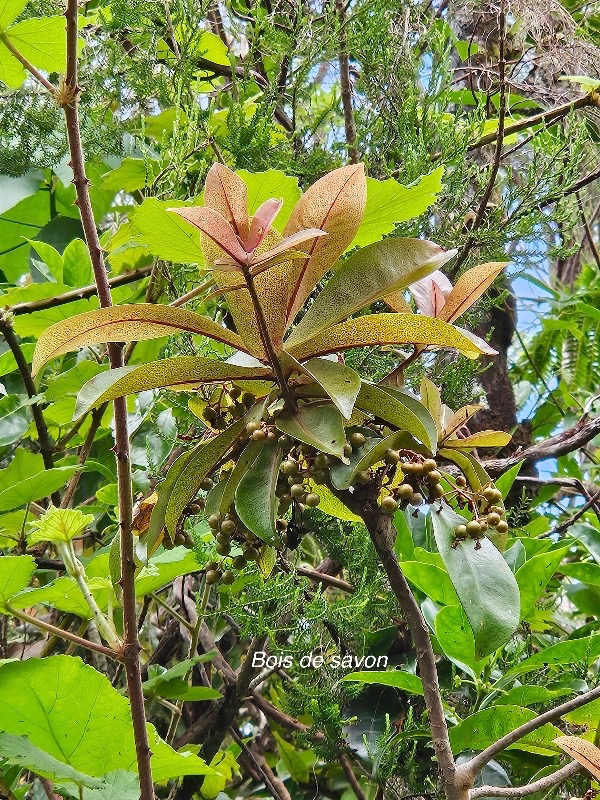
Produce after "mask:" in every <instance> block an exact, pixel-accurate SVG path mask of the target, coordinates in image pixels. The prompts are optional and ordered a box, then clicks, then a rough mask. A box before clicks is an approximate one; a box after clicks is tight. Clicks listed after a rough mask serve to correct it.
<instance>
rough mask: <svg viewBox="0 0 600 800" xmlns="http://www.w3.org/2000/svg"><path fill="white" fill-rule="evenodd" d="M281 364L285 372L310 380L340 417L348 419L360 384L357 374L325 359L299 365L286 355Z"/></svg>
mask: <svg viewBox="0 0 600 800" xmlns="http://www.w3.org/2000/svg"><path fill="white" fill-rule="evenodd" d="M282 364H283V365H284V368H285V369H286V370H287V369H294V370H297V371H298V372H299V373H300V374H303V375H307V376H308V377H310V378H312V379H313V381H315V383H317V384H318V385H319V386H320V387H321V388H322V389H323V391H324V392H325V394H326V395H327V396H329V397H330V398H331V399H332V400H333V402H334V404H335V406H336V407H337V408H338V409H339V411H340V413H341V414H342V416H343V417H344V418H345V419H350V417H351V416H352V410H353V408H354V403H355V401H356V398H357V396H358V392H359V391H360V383H361V381H360V376H359V374H358V373H357V372H355V371H354V370H353V369H352V368H351V367H347V366H346V365H345V364H342V363H340V362H339V361H330V360H329V359H325V358H312V359H311V360H310V361H307V362H306V363H305V364H300V363H299V362H298V361H296V359H295V358H293V357H292V356H290V355H289V354H287V353H284V354H283V358H282Z"/></svg>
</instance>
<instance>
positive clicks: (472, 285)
mask: <svg viewBox="0 0 600 800" xmlns="http://www.w3.org/2000/svg"><path fill="white" fill-rule="evenodd" d="M506 266H508V261H494V262H491V263H488V264H479V266H477V267H472V268H471V269H468V270H467V271H466V272H463V274H462V275H461V276H460V278H459V279H458V280H457V281H456V285H455V286H454V288H453V289H452V291H451V292H450V294H449V295H448V297H447V298H446V302H445V303H444V306H443V308H442V310H441V312H440V313H439V315H438V316H439V317H440V319H443V320H446V322H454V320H455V319H458V318H459V317H460V316H461V315H462V314H464V313H465V311H467V310H468V309H469V308H470V307H471V306H472V305H473V303H475V302H477V300H479V298H480V297H481V295H482V294H483V293H484V292H485V291H486V289H487V288H488V287H489V286H491V284H492V283H493V282H494V280H495V279H496V278H497V276H498V275H499V274H500V273H501V272H502V270H503V269H504V268H505V267H506Z"/></svg>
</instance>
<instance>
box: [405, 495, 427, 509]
mask: <svg viewBox="0 0 600 800" xmlns="http://www.w3.org/2000/svg"><path fill="white" fill-rule="evenodd" d="M424 500H425V498H424V497H423V495H422V494H419V492H415V493H414V494H413V495H412V496H411V498H410V500H409V501H408V502H409V503H410V504H411V506H420V505H422V503H423V502H424Z"/></svg>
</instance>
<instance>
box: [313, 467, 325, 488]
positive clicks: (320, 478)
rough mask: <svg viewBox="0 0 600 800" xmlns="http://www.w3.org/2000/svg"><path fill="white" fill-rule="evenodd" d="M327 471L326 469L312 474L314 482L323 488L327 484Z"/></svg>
mask: <svg viewBox="0 0 600 800" xmlns="http://www.w3.org/2000/svg"><path fill="white" fill-rule="evenodd" d="M328 477H329V476H328V475H327V470H325V469H317V470H315V471H314V472H313V474H312V479H313V481H314V482H315V483H316V484H317V485H318V486H321V485H322V484H324V483H327V478H328Z"/></svg>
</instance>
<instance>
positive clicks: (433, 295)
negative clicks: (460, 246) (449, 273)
mask: <svg viewBox="0 0 600 800" xmlns="http://www.w3.org/2000/svg"><path fill="white" fill-rule="evenodd" d="M451 252H452V255H455V254H456V250H453V251H451ZM408 288H409V290H410V293H411V294H412V296H413V297H414V298H415V303H416V304H417V308H418V309H419V311H420V312H421V314H424V315H425V316H426V317H439V316H440V315H439V313H438V312H439V311H441V309H442V307H443V306H444V303H445V300H446V296H447V295H449V294H450V292H451V291H452V284H451V283H450V281H449V280H448V278H447V277H446V276H445V275H444V273H443V272H440V271H439V270H437V271H436V272H433V273H432V274H431V275H427V276H426V277H424V278H421V279H420V280H418V281H416V282H415V283H411V285H410V286H409V287H408Z"/></svg>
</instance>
